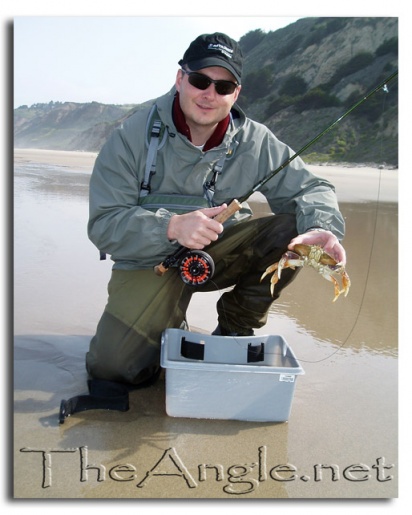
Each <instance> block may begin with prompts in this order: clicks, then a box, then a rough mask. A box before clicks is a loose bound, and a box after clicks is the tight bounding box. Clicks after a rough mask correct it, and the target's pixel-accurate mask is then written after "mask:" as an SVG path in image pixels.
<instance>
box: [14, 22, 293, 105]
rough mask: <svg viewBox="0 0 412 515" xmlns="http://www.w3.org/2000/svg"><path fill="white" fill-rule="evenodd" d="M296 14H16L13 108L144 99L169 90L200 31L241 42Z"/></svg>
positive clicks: (123, 101)
mask: <svg viewBox="0 0 412 515" xmlns="http://www.w3.org/2000/svg"><path fill="white" fill-rule="evenodd" d="M297 19H298V17H278V16H266V17H255V16H216V17H209V16H172V17H169V16H157V17H154V16H120V17H119V16H109V17H104V16H103V17H99V16H77V17H73V16H69V17H65V16H40V17H39V16H18V17H16V18H15V19H14V24H13V25H14V107H19V106H20V105H32V104H35V103H48V102H50V101H61V102H66V101H71V102H91V101H96V102H102V103H105V104H129V103H141V102H144V101H146V100H149V99H151V98H155V97H157V96H159V95H162V94H163V93H166V91H168V90H169V89H170V87H171V86H172V85H173V83H174V80H175V76H176V71H177V70H178V68H179V66H178V61H179V59H181V58H182V57H183V54H184V52H185V50H186V48H187V47H188V46H189V44H190V42H191V41H193V40H194V39H195V38H196V37H197V36H198V35H199V34H203V33H210V32H225V33H226V34H228V35H229V36H231V37H232V38H234V39H236V40H239V39H240V38H241V37H242V36H243V35H244V34H246V33H247V32H249V31H251V30H255V29H262V30H264V31H265V32H268V31H275V30H277V29H279V28H281V27H284V26H286V25H289V24H290V23H293V22H295V21H296V20H297Z"/></svg>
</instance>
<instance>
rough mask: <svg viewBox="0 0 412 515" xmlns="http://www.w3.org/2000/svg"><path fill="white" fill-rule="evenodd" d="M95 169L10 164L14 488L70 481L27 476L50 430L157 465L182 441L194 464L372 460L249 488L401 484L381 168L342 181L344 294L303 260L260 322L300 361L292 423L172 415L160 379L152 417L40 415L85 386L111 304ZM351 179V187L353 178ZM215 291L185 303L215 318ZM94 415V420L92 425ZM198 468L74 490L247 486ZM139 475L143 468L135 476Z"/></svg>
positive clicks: (337, 490)
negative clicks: (98, 243)
mask: <svg viewBox="0 0 412 515" xmlns="http://www.w3.org/2000/svg"><path fill="white" fill-rule="evenodd" d="M355 172H356V170H352V169H351V170H350V174H351V187H353V188H354V189H355V190H356V188H357V185H356V180H357V179H356V178H357V175H356V173H355ZM342 174H345V170H342ZM89 177H90V173H89V170H84V169H83V168H80V167H76V166H73V167H71V166H57V165H53V164H38V163H37V164H36V163H31V162H26V163H24V162H17V163H16V165H15V180H14V185H15V186H14V187H15V191H14V330H15V335H16V338H15V348H16V354H15V358H16V368H15V372H16V383H15V391H16V417H17V418H16V420H18V421H19V424H22V425H18V426H17V428H16V431H15V438H16V469H15V483H16V488H17V490H16V491H17V496H18V497H26V496H29V497H30V496H32V497H48V496H50V497H62V496H65V494H67V492H66V491H65V486H64V484H63V483H64V482H63V481H61V485H60V486H56V488H55V490H53V489H47V490H46V489H44V488H41V487H40V486H39V485H38V484H37V483H36V481H34V482H33V483H31V482H30V481H29V482H27V478H24V479H23V475H24V474H23V470H24V468H25V467H26V466H32V467H34V466H35V464H34V462H33V463H31V462H30V463H31V465H28V462H27V460H28V455H27V454H23V453H22V452H21V450H20V449H21V448H22V447H30V446H35V445H37V446H39V445H41V442H43V441H44V440H45V439H49V438H50V439H51V440H50V441H51V442H53V444H51V443H50V445H53V446H54V447H59V448H67V447H73V446H74V447H76V446H77V447H79V446H84V445H87V446H88V448H89V450H94V451H96V452H97V453H99V454H98V457H99V458H100V459H101V460H102V461H108V462H110V463H112V464H113V463H120V462H121V463H133V459H134V460H137V459H139V460H140V461H142V459H144V460H146V463H147V464H148V465H147V466H149V464H150V465H154V464H155V463H156V461H157V460H158V459H159V458H160V456H161V453H160V451H162V452H163V451H165V450H166V449H167V448H171V449H173V450H174V451H176V452H178V453H179V456H180V458H181V459H182V460H184V461H185V464H186V465H187V464H188V462H189V463H190V460H192V461H193V463H192V465H193V467H197V466H198V465H199V464H202V463H203V464H204V463H205V460H209V461H210V462H214V463H216V462H219V463H221V462H222V463H223V462H225V463H226V465H230V464H232V465H233V464H234V463H244V460H246V461H248V460H249V461H250V460H253V463H255V465H256V460H257V455H258V454H259V452H260V454H259V456H260V457H262V452H263V450H264V451H265V453H266V451H267V453H268V455H267V460H268V463H269V462H270V465H271V467H273V466H274V465H276V464H278V463H289V464H294V465H295V466H296V467H299V470H301V469H305V467H306V469H305V470H309V468H310V467H313V466H314V465H315V464H316V463H318V464H319V463H325V464H331V463H333V464H337V465H338V466H339V467H340V470H341V471H342V470H344V466H350V465H351V464H364V465H365V470H366V468H367V469H368V472H367V473H366V472H364V473H363V474H364V475H365V474H366V475H368V479H367V480H366V479H363V480H361V479H360V476H361V473H360V472H357V473H356V474H357V475H356V474H355V472H353V474H352V479H350V480H347V477H346V476H345V474H343V475H342V474H341V476H340V479H339V480H336V481H335V480H333V481H332V480H328V481H326V480H325V481H315V482H314V481H313V480H312V481H311V480H310V479H308V478H309V477H310V475H308V476H307V477H306V478H304V476H299V480H296V481H290V482H289V481H286V480H279V478H277V479H276V478H275V480H274V479H273V477H272V478H269V477H266V476H263V475H262V474H261V476H259V477H258V479H255V480H254V481H250V484H251V485H252V486H253V485H254V486H255V488H250V492H248V493H247V495H248V496H251V497H262V498H264V497H268V498H269V497H295V498H299V497H306V498H308V497H316V498H318V497H323V498H325V497H347V498H350V497H369V498H372V497H376V498H379V497H394V496H396V491H397V479H396V477H397V468H396V467H397V465H396V464H397V430H398V420H397V366H398V362H397V349H398V327H397V313H398V305H397V299H398V291H397V285H398V270H397V259H395V258H394V256H396V251H394V249H396V248H397V242H398V219H397V215H398V205H397V202H396V201H387V199H385V197H384V196H380V197H379V201H377V198H375V197H374V195H373V194H371V191H378V189H377V188H378V186H379V187H380V188H382V187H383V188H384V186H385V184H384V183H381V182H379V184H378V178H379V171H377V170H376V171H375V175H373V174H371V175H369V173H368V174H367V176H366V177H365V174H362V173H361V172H360V173H359V189H358V190H356V191H357V196H356V202H349V200H350V198H349V197H348V196H346V195H344V194H343V191H342V198H344V199H345V202H342V203H341V210H342V213H343V214H344V216H345V219H346V223H347V236H346V238H345V242H344V244H345V248H346V251H347V254H348V267H347V269H348V272H349V274H350V277H351V280H352V287H351V290H350V293H349V295H348V297H346V298H343V297H341V298H339V299H338V300H337V301H336V302H335V303H332V299H333V287H332V285H331V284H330V283H329V282H327V281H324V280H323V279H322V278H321V277H320V276H318V275H317V274H316V272H315V271H313V270H311V269H305V270H303V271H302V272H301V273H300V274H299V276H298V278H297V279H296V280H295V281H294V283H292V285H291V286H290V287H289V288H288V289H287V290H285V291H284V293H283V295H282V297H281V299H279V301H278V302H277V303H276V304H274V305H273V307H272V309H271V312H270V316H269V320H268V323H267V325H266V326H265V327H264V328H262V329H261V330H260V331H258V334H281V335H282V336H283V337H284V338H285V339H286V340H287V342H288V343H289V345H290V346H291V347H292V349H293V351H294V353H295V355H296V357H297V359H298V360H299V362H300V363H301V365H302V366H303V368H304V370H305V375H304V376H302V377H299V380H298V381H297V385H296V392H295V397H294V401H293V409H292V415H291V419H290V420H289V422H288V423H287V424H275V425H270V424H269V425H268V424H263V425H262V424H253V423H247V422H245V423H236V422H233V421H207V422H205V421H201V420H199V421H198V420H195V419H174V418H170V417H167V416H166V415H165V414H164V410H163V403H164V391H163V389H162V388H163V385H164V383H162V382H160V383H159V385H160V386H157V387H156V389H155V390H154V393H153V395H154V398H153V399H152V401H153V402H152V401H151V400H150V399H148V397H147V396H148V395H149V393H150V391H149V390H148V391H145V392H139V393H138V394H136V395H137V396H136V397H135V398H134V399H135V402H138V403H139V410H141V409H143V413H144V416H143V418H141V417H140V418H139V417H138V415H136V413H132V410H131V412H128V413H127V414H126V415H122V416H121V415H117V414H112V413H108V414H107V417H106V416H105V415H101V414H99V413H98V412H94V413H91V412H90V413H88V414H85V415H84V418H82V419H80V424H79V419H76V417H72V419H71V420H70V421H68V422H66V424H65V425H64V426H62V427H60V428H58V427H56V424H55V423H54V422H50V420H52V418H50V420H49V422H48V423H47V424H44V423H43V424H42V423H41V422H40V420H41V419H39V415H40V414H42V415H44V413H46V416H48V415H47V414H48V413H49V414H50V413H51V414H50V417H52V413H53V410H54V411H55V410H56V408H55V406H57V405H58V397H59V393H58V392H59V389H60V390H61V392H62V393H61V395H63V392H65V395H66V396H67V395H68V394H67V391H69V392H70V393H69V395H68V396H70V395H74V394H76V393H79V392H78V391H70V388H73V387H74V388H78V386H76V385H78V381H79V380H83V379H84V376H83V375H84V370H83V355H84V354H83V353H84V350H85V348H87V342H88V340H89V338H90V336H91V335H92V334H93V332H94V330H95V327H96V324H97V322H98V320H99V318H100V315H101V313H102V310H103V308H104V304H105V301H106V286H107V281H108V279H109V276H110V268H111V263H110V260H107V261H99V255H98V251H97V250H96V249H95V247H94V246H93V245H92V244H91V243H90V242H89V240H88V239H87V234H86V223H87V215H88V202H87V200H88V199H87V194H88V181H89ZM340 182H342V181H340ZM340 182H339V183H340ZM365 184H366V187H367V195H364V196H363V195H361V194H359V191H361V190H362V188H365ZM391 184H393V180H392V179H391ZM342 187H347V184H345V183H344V181H343V182H342ZM338 194H339V189H338ZM383 199H384V200H383ZM254 206H255V210H256V212H258V213H260V214H263V213H264V212H265V211H266V206H265V204H264V203H262V202H260V200H259V199H257V198H256V199H255V203H254ZM394 252H395V254H394ZM219 295H220V292H219V291H216V292H214V293H209V294H195V295H194V297H193V300H192V303H191V306H190V308H189V312H188V322H189V324H190V325H191V326H192V327H197V328H201V329H202V330H205V331H212V330H213V329H214V327H215V325H216V314H215V308H214V306H215V303H216V301H217V299H218V297H219ZM67 356H71V357H70V365H64V366H62V367H60V368H59V367H58V371H59V373H56V369H53V367H54V366H55V365H56V363H57V364H58V363H59V361H61V360H62V361H64V358H65V357H66V358H67ZM67 371H69V375H67ZM73 378H75V379H73ZM79 378H80V379H79ZM75 380H76V381H77V383H76V382H75ZM65 381H66V382H67V384H65ZM73 381H74V382H75V385H74V386H73V384H72V383H73ZM71 382H72V383H71ZM56 391H57V393H56ZM145 396H146V397H145ZM140 413H141V412H140ZM122 417H123V418H122ZM136 417H137V419H138V420H137V421H138V428H135V429H134V430H133V431H137V434H138V435H139V442H140V444H139V445H137V446H135V445H131V443H130V442H129V440H128V439H129V438H130V436H131V435H130V434H129V433H128V432H127V428H126V427H124V425H123V422H121V421H122V420H123V421H125V422H126V425H127V424H129V428H130V427H131V425H133V423H134V422H135V420H136ZM97 421H99V422H98V427H99V431H94V430H93V424H96V423H97ZM119 422H120V424H122V426H121V427H122V429H121V430H119V431H118V432H116V434H112V433H111V430H110V424H111V423H112V424H115V423H116V427H120V424H119ZM31 426H32V430H31V429H30V427H31ZM46 426H47V427H46ZM79 428H81V432H79ZM53 431H54V432H53ZM79 435H81V436H79ZM258 448H259V449H260V451H258ZM121 449H122V450H121ZM262 449H263V450H262ZM159 453H160V454H159ZM96 459H97V458H96ZM381 459H384V460H385V463H386V464H389V463H390V464H391V468H390V469H388V470H389V471H388V472H387V474H388V476H389V475H391V477H390V479H388V478H386V479H385V480H384V481H383V480H382V481H381V480H379V479H376V477H375V476H373V474H372V471H374V470H379V467H378V466H377V463H379V464H380V463H382V461H379V460H381ZM119 460H121V461H119ZM196 460H197V461H196ZM213 460H214V461H213ZM377 460H378V461H377ZM249 461H248V462H249ZM259 463H260V462H259ZM239 466H240V465H239ZM252 468H253V467H252ZM199 470H200V469H199ZM199 474H200V472H199ZM251 474H252V473H251ZM375 475H376V474H375ZM76 477H77V476H76ZM253 477H256V475H255V476H253ZM365 477H366V476H365ZM265 478H266V479H265ZM345 478H346V480H345ZM140 479H142V478H140ZM198 479H199V477H197V480H196V487H193V485H192V486H190V485H189V487H188V485H187V482H182V484H180V486H177V487H176V486H173V485H172V480H171V479H170V478H169V479H168V480H167V481H168V483H167V487H166V490H165V489H164V488H165V481H164V482H163V483H161V482H160V481H159V482H156V481H155V480H153V481H151V482H150V485H149V484H148V486H147V487H146V486H145V488H141V487H139V488H138V489H136V488H132V487H131V486H130V483H120V482H118V483H113V482H112V483H111V484H110V485H109V484H108V483H109V482H108V481H106V482H102V483H101V484H99V485H97V484H95V483H94V484H93V485H92V487H90V490H88V489H87V488H86V487H85V486H84V485H83V484H79V483H78V482H75V481H74V480H73V482H75V483H76V485H75V486H74V487H73V488H72V489H71V494H69V495H68V496H69V497H93V496H95V495H97V496H98V497H117V496H122V497H136V496H140V497H167V496H168V495H169V496H170V497H193V496H194V497H202V496H203V497H228V496H229V497H230V495H232V496H233V495H235V494H236V493H235V492H233V491H232V492H230V489H231V488H232V490H235V489H236V488H238V492H237V493H238V494H239V493H241V494H243V493H244V492H246V487H247V485H246V482H243V483H239V481H240V480H238V483H237V484H236V483H235V482H233V483H229V487H227V488H226V489H223V488H222V487H223V486H224V485H223V484H220V483H218V482H216V481H215V482H214V483H213V484H211V483H210V482H208V481H206V482H202V481H198ZM56 483H59V479H57V480H56ZM136 483H138V480H137V479H136V481H134V482H133V486H134V487H135V486H136ZM225 484H226V486H227V485H228V483H225ZM36 485H37V486H36ZM182 485H183V486H182ZM236 485H237V486H236ZM72 486H73V485H72ZM86 486H88V485H86ZM97 486H98V488H97ZM126 486H127V487H128V488H129V489H126ZM258 486H259V488H258ZM242 487H243V491H241V490H242ZM165 492H166V493H165Z"/></svg>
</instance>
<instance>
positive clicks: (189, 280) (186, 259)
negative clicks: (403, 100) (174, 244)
mask: <svg viewBox="0 0 412 515" xmlns="http://www.w3.org/2000/svg"><path fill="white" fill-rule="evenodd" d="M397 75H398V72H397V71H396V72H394V73H393V74H392V75H390V76H389V77H387V78H386V79H385V80H384V81H383V82H381V83H380V84H379V85H378V86H376V87H375V88H374V89H373V90H372V91H370V92H369V93H368V94H366V95H365V96H363V97H362V98H361V99H360V100H358V102H356V103H355V104H353V105H352V107H350V108H349V109H348V110H347V111H346V112H345V113H343V114H342V115H341V116H340V117H339V118H337V119H336V120H335V121H334V122H333V123H331V124H330V125H329V126H328V127H326V129H324V130H323V131H322V132H320V133H319V134H318V135H317V136H315V137H314V138H313V139H312V140H310V141H309V143H306V145H304V146H303V147H302V148H301V149H300V150H298V151H297V152H296V153H295V154H293V155H292V156H291V157H289V158H288V159H287V160H286V161H284V162H283V163H282V164H281V165H280V166H279V167H278V168H276V170H273V171H271V172H270V173H269V174H268V175H267V176H266V177H264V178H263V179H261V180H260V181H259V182H257V183H256V184H255V185H254V186H253V188H252V189H251V190H249V191H248V192H247V193H245V195H243V196H242V197H240V198H238V199H233V200H232V201H231V202H230V203H229V204H228V206H227V208H226V209H225V210H224V211H222V212H221V213H220V214H219V215H217V216H216V217H215V218H214V220H216V221H218V222H220V223H224V222H225V221H226V220H228V219H229V218H230V217H231V216H232V215H233V214H235V213H236V212H237V211H239V210H240V209H241V207H242V202H245V201H246V200H247V199H248V198H249V197H250V196H251V195H253V193H256V192H257V191H259V190H260V189H261V188H262V186H264V185H265V184H266V183H267V182H268V181H270V180H271V179H273V177H275V175H277V174H278V173H279V172H281V171H282V170H283V169H284V168H286V167H287V166H288V165H289V164H290V163H291V162H292V161H293V160H294V159H296V158H297V157H298V156H300V154H302V153H303V152H305V150H307V149H308V148H309V147H311V146H312V145H313V144H314V143H316V142H317V141H318V140H319V139H320V138H322V137H323V136H324V135H325V134H326V133H328V132H329V131H330V130H332V129H333V127H335V125H337V124H338V123H339V122H340V121H342V120H343V119H344V118H345V117H346V116H348V115H349V114H350V113H351V112H352V111H353V110H354V109H356V108H357V107H359V106H360V105H361V104H363V103H364V102H366V100H368V99H369V98H370V97H371V96H372V95H374V94H375V93H376V92H377V91H379V90H380V89H383V90H384V91H387V88H386V86H387V84H388V83H389V82H391V81H392V80H393V79H394V78H395V77H396V76H397ZM177 264H178V267H179V273H180V277H181V278H182V280H183V282H185V283H186V284H189V285H192V286H200V285H202V284H204V283H205V282H206V281H208V280H209V279H210V278H211V277H212V276H213V273H214V263H213V259H212V258H211V256H209V254H208V253H207V252H204V251H202V250H190V249H188V248H187V247H183V246H181V247H179V248H178V249H177V250H176V252H174V253H173V254H171V255H170V256H168V257H167V258H165V260H164V261H163V262H162V263H160V264H159V265H156V266H155V267H154V271H155V273H156V274H157V275H160V276H162V275H163V274H165V273H166V272H167V270H168V269H169V268H170V267H171V266H175V265H177Z"/></svg>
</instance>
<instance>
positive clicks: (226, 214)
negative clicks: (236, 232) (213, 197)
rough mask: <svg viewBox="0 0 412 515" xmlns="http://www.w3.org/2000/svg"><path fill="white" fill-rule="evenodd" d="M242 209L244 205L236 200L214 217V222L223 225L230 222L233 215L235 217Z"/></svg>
mask: <svg viewBox="0 0 412 515" xmlns="http://www.w3.org/2000/svg"><path fill="white" fill-rule="evenodd" d="M241 207H242V204H241V203H240V202H239V201H238V200H236V199H234V200H232V202H231V203H230V204H229V205H228V206H227V208H226V209H225V210H224V211H222V212H221V213H220V214H218V215H217V216H215V217H214V220H216V221H217V222H220V223H221V224H222V223H223V222H226V220H228V219H229V218H230V217H231V216H232V215H234V214H235V213H236V211H239V210H240V208H241Z"/></svg>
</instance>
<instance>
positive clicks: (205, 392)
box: [160, 329, 305, 422]
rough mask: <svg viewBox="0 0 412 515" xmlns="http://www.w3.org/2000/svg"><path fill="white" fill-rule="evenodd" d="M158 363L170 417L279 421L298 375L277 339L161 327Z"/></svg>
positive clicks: (284, 417) (296, 365) (292, 358)
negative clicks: (162, 373) (221, 334)
mask: <svg viewBox="0 0 412 515" xmlns="http://www.w3.org/2000/svg"><path fill="white" fill-rule="evenodd" d="M160 364H161V366H162V367H163V368H165V369H166V412H167V414H168V415H169V416H171V417H188V418H210V419H228V420H248V421H259V422H285V421H287V420H288V419H289V415H290V411H291V406H292V400H293V395H294V391H295V384H296V377H297V376H298V375H302V374H304V373H305V372H304V370H303V369H302V367H301V366H300V364H299V363H298V361H297V359H296V357H295V355H294V354H293V351H292V349H291V348H290V347H289V346H288V344H287V343H286V341H285V340H284V338H283V337H282V336H278V335H264V336H253V337H244V336H243V337H228V336H212V335H207V334H200V333H193V332H189V331H182V330H180V329H166V330H165V331H164V332H163V335H162V343H161V358H160Z"/></svg>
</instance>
